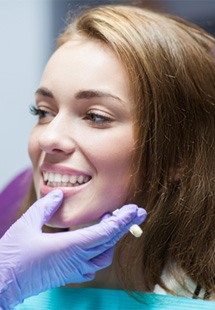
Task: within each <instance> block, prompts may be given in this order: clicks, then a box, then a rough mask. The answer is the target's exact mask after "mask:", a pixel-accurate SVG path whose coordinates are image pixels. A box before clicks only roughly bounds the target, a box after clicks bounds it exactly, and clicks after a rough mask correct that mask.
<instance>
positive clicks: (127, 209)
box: [71, 205, 146, 250]
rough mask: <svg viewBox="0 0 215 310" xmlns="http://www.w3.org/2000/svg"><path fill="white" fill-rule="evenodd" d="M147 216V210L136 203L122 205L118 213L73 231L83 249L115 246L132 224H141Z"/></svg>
mask: <svg viewBox="0 0 215 310" xmlns="http://www.w3.org/2000/svg"><path fill="white" fill-rule="evenodd" d="M145 218H146V211H145V210H144V209H142V208H138V207H137V206H136V205H127V206H124V207H122V208H121V209H120V210H119V212H117V214H113V215H112V216H110V217H109V218H106V219H104V220H102V221H101V222H100V223H98V224H95V225H93V226H90V227H86V228H82V229H79V230H76V231H73V232H71V233H72V234H73V236H72V239H73V240H74V238H76V240H78V242H79V246H80V247H82V248H83V249H86V250H87V249H92V248H95V247H97V246H99V245H102V244H105V243H108V242H109V243H110V246H113V245H114V244H115V243H116V242H117V241H118V240H119V239H120V238H121V237H122V236H123V235H124V234H125V233H126V232H128V231H129V228H130V226H131V225H132V224H140V223H141V222H143V221H144V219H145Z"/></svg>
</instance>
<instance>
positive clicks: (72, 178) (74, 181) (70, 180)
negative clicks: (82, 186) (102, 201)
mask: <svg viewBox="0 0 215 310" xmlns="http://www.w3.org/2000/svg"><path fill="white" fill-rule="evenodd" d="M76 181H77V177H76V175H71V176H70V178H69V182H70V183H72V184H75V183H76Z"/></svg>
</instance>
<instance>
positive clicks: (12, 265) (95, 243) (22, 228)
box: [0, 190, 146, 310]
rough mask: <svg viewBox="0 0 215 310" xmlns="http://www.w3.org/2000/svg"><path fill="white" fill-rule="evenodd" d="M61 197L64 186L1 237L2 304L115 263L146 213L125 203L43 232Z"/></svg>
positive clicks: (90, 276)
mask: <svg viewBox="0 0 215 310" xmlns="http://www.w3.org/2000/svg"><path fill="white" fill-rule="evenodd" d="M62 199H63V194H62V192H61V191H60V190H54V191H53V192H51V193H49V194H48V195H47V196H45V197H43V198H41V199H39V200H38V201H37V202H35V203H34V204H33V206H31V207H30V208H29V210H28V211H27V212H26V213H25V214H24V215H23V216H22V217H21V218H20V219H19V220H18V221H16V222H15V223H14V224H13V225H12V226H11V227H10V229H9V230H8V231H7V232H6V233H5V235H4V236H3V237H2V238H1V240H0V309H1V306H2V307H3V308H2V309H4V310H5V309H12V308H13V307H14V306H15V305H16V304H18V303H21V302H22V301H23V300H24V299H25V298H27V297H29V296H32V295H37V294H38V293H40V292H42V291H45V290H47V289H50V288H53V287H58V286H62V285H65V284H68V283H78V282H85V281H89V280H92V279H93V278H94V276H95V273H96V271H98V270H100V269H103V268H105V267H107V266H108V265H110V264H111V262H112V257H113V247H114V245H115V244H116V243H117V241H118V240H119V239H120V238H121V237H122V236H123V235H124V234H125V233H126V232H128V230H129V228H130V226H131V225H133V224H140V223H141V222H143V221H144V219H145V218H146V212H145V210H144V209H141V208H138V207H137V206H136V205H126V206H124V207H122V208H121V209H119V211H117V212H115V214H113V215H111V216H110V217H108V218H105V219H103V220H101V222H100V223H99V224H95V225H93V226H90V227H86V228H81V229H78V230H76V231H68V232H59V233H43V232H42V226H43V225H44V224H45V223H46V222H48V220H49V219H50V218H51V216H52V215H53V213H54V212H55V211H56V210H57V209H58V207H59V206H60V204H61V202H62Z"/></svg>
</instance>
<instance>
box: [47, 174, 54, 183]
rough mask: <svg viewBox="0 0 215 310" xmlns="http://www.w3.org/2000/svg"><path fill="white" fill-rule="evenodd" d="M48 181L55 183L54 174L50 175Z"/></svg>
mask: <svg viewBox="0 0 215 310" xmlns="http://www.w3.org/2000/svg"><path fill="white" fill-rule="evenodd" d="M48 180H49V182H54V173H49V176H48Z"/></svg>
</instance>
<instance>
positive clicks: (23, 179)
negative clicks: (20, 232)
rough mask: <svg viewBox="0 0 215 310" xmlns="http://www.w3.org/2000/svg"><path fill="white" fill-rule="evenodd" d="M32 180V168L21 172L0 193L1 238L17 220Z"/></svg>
mask: <svg viewBox="0 0 215 310" xmlns="http://www.w3.org/2000/svg"><path fill="white" fill-rule="evenodd" d="M31 180H32V170H31V169H30V168H28V169H25V170H24V171H22V172H21V173H19V174H18V175H17V176H16V177H15V178H14V179H13V180H12V181H11V182H9V184H8V185H7V186H6V187H5V188H4V189H3V191H2V192H1V193H0V238H1V237H2V236H3V234H4V233H5V231H6V230H7V229H8V228H9V227H10V226H11V225H12V224H13V223H14V222H15V220H16V216H17V212H18V211H19V207H20V203H21V201H22V200H23V198H24V197H25V195H26V193H27V191H28V189H29V187H30V184H31Z"/></svg>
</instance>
